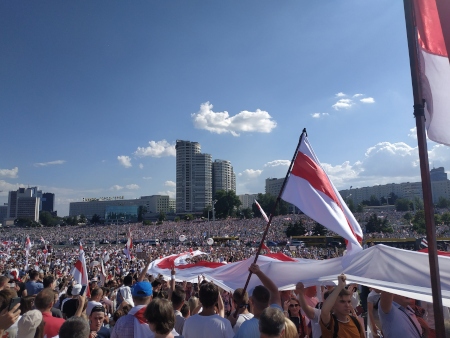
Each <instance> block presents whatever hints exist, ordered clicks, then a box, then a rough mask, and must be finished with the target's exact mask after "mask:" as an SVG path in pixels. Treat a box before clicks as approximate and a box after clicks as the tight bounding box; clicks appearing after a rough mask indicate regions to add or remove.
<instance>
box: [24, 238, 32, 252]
mask: <svg viewBox="0 0 450 338" xmlns="http://www.w3.org/2000/svg"><path fill="white" fill-rule="evenodd" d="M31 246H32V245H31V241H30V237H28V236H27V239H26V241H25V251H26V252H27V254H30V250H31Z"/></svg>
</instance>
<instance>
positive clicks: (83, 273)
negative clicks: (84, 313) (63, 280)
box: [72, 243, 90, 296]
mask: <svg viewBox="0 0 450 338" xmlns="http://www.w3.org/2000/svg"><path fill="white" fill-rule="evenodd" d="M72 276H73V279H75V280H76V281H77V283H78V284H81V285H86V291H87V292H86V295H87V296H90V290H89V280H88V274H87V268H86V258H85V257H84V250H83V246H82V245H81V243H80V252H79V254H78V260H77V262H76V263H75V266H74V267H73V270H72Z"/></svg>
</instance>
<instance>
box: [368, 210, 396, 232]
mask: <svg viewBox="0 0 450 338" xmlns="http://www.w3.org/2000/svg"><path fill="white" fill-rule="evenodd" d="M393 231H394V230H393V229H392V227H391V226H390V225H389V221H388V219H387V218H386V217H378V216H377V214H372V215H371V216H370V217H369V220H368V221H367V224H366V232H368V233H372V232H393Z"/></svg>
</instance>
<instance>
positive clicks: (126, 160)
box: [117, 155, 132, 168]
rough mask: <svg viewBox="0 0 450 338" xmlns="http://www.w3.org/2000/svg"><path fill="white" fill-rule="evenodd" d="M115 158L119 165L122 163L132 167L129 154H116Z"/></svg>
mask: <svg viewBox="0 0 450 338" xmlns="http://www.w3.org/2000/svg"><path fill="white" fill-rule="evenodd" d="M117 159H118V160H119V163H120V164H121V165H123V166H124V167H125V168H130V167H132V164H131V158H130V156H125V155H122V156H117Z"/></svg>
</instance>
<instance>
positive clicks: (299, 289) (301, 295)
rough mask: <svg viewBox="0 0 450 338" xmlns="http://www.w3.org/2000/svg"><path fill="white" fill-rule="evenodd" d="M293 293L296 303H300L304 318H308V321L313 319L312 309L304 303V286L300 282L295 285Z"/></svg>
mask: <svg viewBox="0 0 450 338" xmlns="http://www.w3.org/2000/svg"><path fill="white" fill-rule="evenodd" d="M294 292H295V294H296V295H297V296H298V301H299V303H300V307H301V308H302V309H303V311H304V312H305V315H306V317H308V318H309V319H313V318H314V308H313V307H311V306H309V305H308V304H307V303H306V299H305V286H304V285H303V283H302V282H298V283H297V285H296V286H295V291H294Z"/></svg>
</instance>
